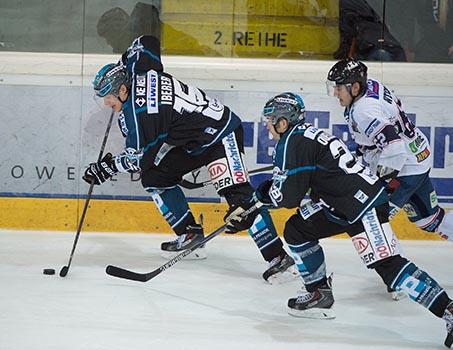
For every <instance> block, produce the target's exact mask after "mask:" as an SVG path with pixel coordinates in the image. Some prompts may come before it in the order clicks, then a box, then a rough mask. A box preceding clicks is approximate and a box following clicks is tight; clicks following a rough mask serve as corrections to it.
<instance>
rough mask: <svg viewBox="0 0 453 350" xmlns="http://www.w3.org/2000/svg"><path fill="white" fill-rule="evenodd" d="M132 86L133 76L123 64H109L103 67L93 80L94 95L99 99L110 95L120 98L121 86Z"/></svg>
mask: <svg viewBox="0 0 453 350" xmlns="http://www.w3.org/2000/svg"><path fill="white" fill-rule="evenodd" d="M123 84H124V85H126V87H127V88H130V86H131V76H130V74H129V72H128V71H127V70H126V69H125V67H124V66H123V65H122V64H115V63H109V64H106V65H105V66H104V67H102V68H101V69H100V70H99V72H98V73H97V74H96V76H95V77H94V80H93V89H94V93H95V95H96V96H98V97H104V96H107V95H109V94H111V95H113V96H115V97H118V93H119V90H120V87H121V85H123Z"/></svg>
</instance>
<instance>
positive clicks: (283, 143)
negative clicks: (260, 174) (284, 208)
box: [274, 123, 306, 170]
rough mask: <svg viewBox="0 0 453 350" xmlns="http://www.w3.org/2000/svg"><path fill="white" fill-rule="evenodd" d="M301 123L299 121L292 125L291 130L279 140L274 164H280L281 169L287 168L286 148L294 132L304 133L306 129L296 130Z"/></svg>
mask: <svg viewBox="0 0 453 350" xmlns="http://www.w3.org/2000/svg"><path fill="white" fill-rule="evenodd" d="M299 125H301V123H298V124H296V125H294V126H293V127H292V129H291V130H289V131H287V132H286V133H285V134H283V137H282V138H281V139H280V140H279V141H278V143H277V146H276V149H275V161H274V164H275V165H276V166H278V167H279V168H280V169H281V170H285V163H286V149H287V147H288V142H289V139H290V137H291V136H292V135H294V134H303V133H304V132H305V130H306V129H302V130H296V128H297V127H298V126H299Z"/></svg>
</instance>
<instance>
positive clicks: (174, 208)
mask: <svg viewBox="0 0 453 350" xmlns="http://www.w3.org/2000/svg"><path fill="white" fill-rule="evenodd" d="M148 191H149V192H150V193H151V197H152V198H153V201H154V203H156V206H157V208H158V209H159V211H160V213H161V214H162V216H163V217H164V219H165V220H167V222H168V224H169V225H170V226H171V228H172V229H173V230H174V231H175V233H176V234H177V235H182V234H183V233H185V231H186V226H187V225H190V224H194V223H195V218H194V217H193V215H192V212H191V211H190V209H189V205H188V204H187V199H186V196H185V195H184V193H183V192H182V190H181V188H179V187H178V186H175V187H172V188H170V189H163V190H162V189H153V190H148Z"/></svg>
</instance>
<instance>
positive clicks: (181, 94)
mask: <svg viewBox="0 0 453 350" xmlns="http://www.w3.org/2000/svg"><path fill="white" fill-rule="evenodd" d="M93 85H94V90H95V94H96V95H97V96H98V97H100V98H102V99H103V103H104V104H105V105H106V106H108V107H110V108H112V109H113V110H114V111H116V112H120V113H119V124H120V128H121V131H122V133H123V135H124V136H125V138H126V147H125V150H124V152H123V153H122V154H120V155H117V156H114V157H113V156H112V155H111V154H107V156H105V157H104V159H102V161H100V162H98V163H91V164H90V165H89V167H88V168H87V170H86V171H85V174H84V176H83V178H84V179H85V181H87V182H89V183H90V182H92V181H94V182H95V184H101V183H103V182H104V181H106V180H107V179H109V178H110V177H112V176H113V175H115V174H116V173H117V172H139V171H140V172H141V181H142V185H143V187H144V188H145V190H146V191H147V192H149V193H150V194H151V197H152V198H153V200H154V202H155V204H156V205H157V207H158V209H159V210H160V212H161V214H162V215H163V217H164V218H165V220H166V221H167V222H168V224H169V225H170V226H171V228H172V229H173V230H174V232H175V233H176V235H177V238H176V240H174V241H170V242H164V243H162V245H161V250H162V252H163V255H165V256H166V257H171V256H174V255H175V254H176V253H179V252H181V251H182V250H185V249H187V248H190V247H191V246H193V245H194V244H195V243H198V242H199V241H200V240H202V239H203V237H204V233H203V228H202V226H201V224H200V223H196V221H195V218H194V216H193V215H192V213H191V211H190V208H189V206H188V203H187V200H186V197H185V195H184V193H183V191H182V190H181V188H180V187H179V186H178V183H179V182H180V181H181V179H182V176H183V175H184V174H186V173H188V172H190V171H192V170H195V169H197V168H200V167H202V166H206V167H207V169H208V172H209V174H210V177H211V180H212V182H213V184H214V187H215V189H216V190H217V193H218V194H219V195H220V196H223V197H225V199H226V201H227V202H228V204H229V205H234V204H238V203H240V202H242V201H244V200H249V199H250V198H251V196H252V194H253V192H254V190H253V187H252V186H251V185H250V183H249V178H248V175H247V170H246V168H245V165H244V162H243V158H242V154H243V152H244V143H243V129H242V124H241V120H240V119H239V117H238V116H237V115H236V114H235V113H234V112H232V111H231V110H230V109H229V108H228V107H227V106H224V105H223V104H222V103H221V102H220V101H219V100H218V99H216V98H211V97H209V96H207V95H206V94H205V92H203V91H202V90H200V89H198V88H196V87H193V86H190V85H188V84H185V83H183V82H181V81H179V80H177V79H176V78H175V77H173V76H171V75H170V74H168V73H165V72H164V71H163V66H162V63H161V60H160V51H159V42H158V40H157V39H156V38H154V37H149V36H148V37H146V36H144V37H139V38H137V39H136V40H135V41H134V42H133V44H132V46H131V47H130V48H129V49H128V51H127V52H126V53H125V54H124V55H123V57H122V60H121V62H120V63H118V64H113V63H112V64H108V65H106V66H104V67H103V68H102V69H101V70H100V71H99V72H98V74H97V75H96V77H95V79H94V82H93ZM236 232H237V231H236ZM248 232H249V234H250V235H251V237H252V238H253V239H254V241H255V243H256V245H257V246H258V248H259V250H260V252H261V254H262V256H263V257H264V259H265V260H266V261H268V262H269V268H268V269H267V270H266V271H265V272H264V274H263V278H264V279H265V280H266V281H268V282H269V283H273V282H281V281H284V280H285V279H286V278H291V277H292V278H294V277H297V269H296V267H295V265H294V260H293V259H292V258H291V257H290V256H289V255H288V254H287V253H286V252H285V250H284V248H283V243H282V241H281V239H280V238H279V237H278V235H277V232H276V229H275V227H274V224H273V222H272V219H271V217H270V215H269V213H268V211H267V209H264V210H261V211H260V213H259V215H258V216H257V217H256V220H255V221H254V223H253V225H252V226H251V227H250V229H249V230H248ZM230 233H235V232H233V231H230ZM204 251H205V249H197V250H196V251H195V252H194V253H192V258H195V259H197V258H198V259H201V258H205V257H206V253H205V252H204Z"/></svg>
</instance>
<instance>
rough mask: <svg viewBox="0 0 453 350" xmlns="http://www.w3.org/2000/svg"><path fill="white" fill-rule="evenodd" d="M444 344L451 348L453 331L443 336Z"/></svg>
mask: <svg viewBox="0 0 453 350" xmlns="http://www.w3.org/2000/svg"><path fill="white" fill-rule="evenodd" d="M444 345H445V346H446V347H447V348H451V346H452V345H453V331H451V332H450V333H448V334H447V337H446V338H445V341H444Z"/></svg>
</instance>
